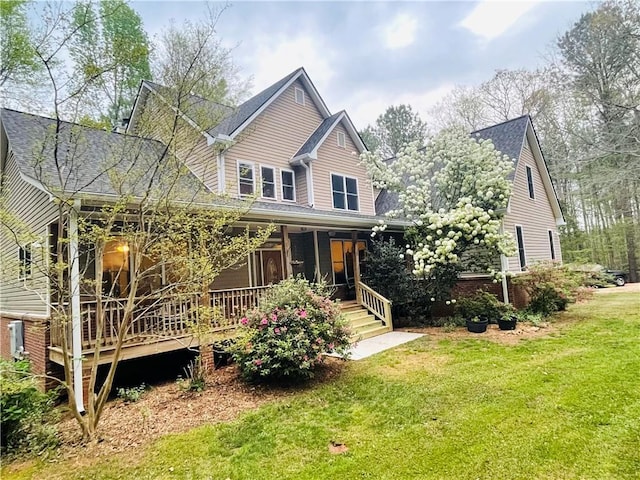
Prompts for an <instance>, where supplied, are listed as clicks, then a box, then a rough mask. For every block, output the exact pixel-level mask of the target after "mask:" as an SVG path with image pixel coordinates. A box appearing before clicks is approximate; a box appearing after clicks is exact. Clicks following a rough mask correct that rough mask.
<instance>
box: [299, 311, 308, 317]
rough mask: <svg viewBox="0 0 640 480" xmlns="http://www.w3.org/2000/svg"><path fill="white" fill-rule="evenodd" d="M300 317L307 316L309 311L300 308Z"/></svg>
mask: <svg viewBox="0 0 640 480" xmlns="http://www.w3.org/2000/svg"><path fill="white" fill-rule="evenodd" d="M300 318H307V311H306V310H300Z"/></svg>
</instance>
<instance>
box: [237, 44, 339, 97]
mask: <svg viewBox="0 0 640 480" xmlns="http://www.w3.org/2000/svg"><path fill="white" fill-rule="evenodd" d="M251 43H252V45H251V47H255V46H256V45H257V48H252V52H251V54H250V55H249V58H247V59H246V65H247V67H248V68H247V70H248V71H251V72H253V85H254V88H253V93H258V92H259V91H261V90H263V89H265V88H267V87H268V86H269V85H271V84H272V83H275V82H277V81H278V80H280V79H281V78H282V77H284V76H285V75H288V74H289V73H291V72H292V71H293V70H295V69H296V68H299V67H304V68H305V70H306V71H307V73H308V74H309V76H310V77H311V79H312V80H313V83H314V84H315V86H316V88H317V89H318V90H319V91H320V94H321V95H322V94H323V93H322V92H324V91H327V90H328V89H329V88H330V85H331V79H332V78H333V76H334V71H333V69H332V68H331V64H332V53H331V51H330V49H328V48H326V47H325V46H323V45H322V44H321V40H320V39H319V38H318V37H312V36H304V35H302V36H299V37H295V38H291V37H279V38H274V37H273V36H264V37H260V38H254V39H253V40H252V42H251Z"/></svg>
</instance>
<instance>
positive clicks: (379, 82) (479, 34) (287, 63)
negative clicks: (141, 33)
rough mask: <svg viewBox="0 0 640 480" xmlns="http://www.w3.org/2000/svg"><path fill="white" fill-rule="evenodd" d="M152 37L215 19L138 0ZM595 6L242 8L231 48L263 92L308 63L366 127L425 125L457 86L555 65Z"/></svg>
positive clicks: (332, 104) (188, 7)
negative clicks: (557, 52) (405, 121)
mask: <svg viewBox="0 0 640 480" xmlns="http://www.w3.org/2000/svg"><path fill="white" fill-rule="evenodd" d="M131 5H132V6H133V8H135V9H136V11H138V12H139V13H140V15H141V16H142V19H143V21H144V24H145V28H146V29H147V31H148V32H149V33H150V35H151V36H154V35H158V34H159V33H161V32H162V30H163V28H166V26H167V25H169V23H170V22H171V20H174V21H176V22H181V21H182V20H185V19H190V20H195V19H197V18H198V17H199V16H202V15H204V14H205V13H206V4H205V3H204V2H198V1H182V2H178V1H160V0H155V1H151V0H137V1H136V0H134V1H132V2H131ZM592 8H593V4H592V3H590V2H577V1H558V0H557V1H548V0H542V1H519V0H511V1H495V0H479V1H473V2H471V1H415V2H371V1H350V2H324V1H321V2H318V1H316V2H308V1H289V2H273V1H269V2H267V1H262V2H246V1H240V2H233V3H231V4H230V7H229V8H228V9H227V10H226V11H225V12H224V14H223V16H222V18H221V21H220V23H219V28H218V31H219V34H220V37H221V39H222V40H223V42H224V44H225V45H227V46H228V47H233V53H232V56H233V59H234V62H235V63H236V65H237V66H238V67H240V74H241V76H242V77H243V78H249V77H251V78H252V79H253V81H252V85H253V87H252V93H257V92H258V91H260V90H262V89H263V88H265V87H267V86H268V85H270V84H271V83H273V82H275V81H277V80H278V79H279V78H281V77H283V76H285V75H286V74H288V73H289V72H291V71H292V70H294V69H295V68H297V67H299V66H304V67H305V68H306V70H307V72H308V74H309V76H310V77H311V79H312V80H313V82H314V84H315V85H316V87H317V88H318V90H319V91H320V95H322V97H323V98H324V100H325V101H326V103H327V105H328V106H329V109H330V110H331V111H332V112H336V111H338V110H342V109H345V110H347V112H348V113H349V115H350V116H351V118H352V120H353V121H354V123H355V124H356V127H357V128H358V129H362V128H364V127H365V126H366V125H367V124H368V123H373V122H374V121H375V119H376V117H377V116H378V115H379V114H380V113H382V112H383V111H384V110H385V109H386V107H387V106H389V105H391V104H399V103H409V104H411V105H412V106H413V107H414V109H416V110H417V111H418V112H419V113H420V114H421V115H422V116H423V118H427V117H428V113H427V112H428V110H429V108H430V107H431V106H432V105H433V104H434V103H436V102H437V101H438V100H439V99H441V98H442V96H443V95H445V94H446V93H447V92H448V91H450V90H451V89H452V88H453V87H454V86H455V85H457V84H465V85H473V84H477V83H480V82H482V81H484V80H487V79H489V78H490V77H491V76H492V74H493V72H494V71H495V70H496V69H503V68H508V69H515V68H522V67H529V68H533V67H536V66H539V65H541V64H543V63H544V62H545V60H544V59H545V56H547V55H548V52H549V48H550V46H551V45H552V44H553V43H554V40H555V39H556V38H557V36H558V35H559V34H561V33H563V32H565V31H566V30H567V29H569V28H570V27H571V26H572V25H573V23H575V22H576V21H577V20H578V18H579V17H580V15H581V14H582V13H584V12H586V11H589V10H591V9H592Z"/></svg>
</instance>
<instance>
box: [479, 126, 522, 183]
mask: <svg viewBox="0 0 640 480" xmlns="http://www.w3.org/2000/svg"><path fill="white" fill-rule="evenodd" d="M529 120H530V119H529V115H523V116H521V117H518V118H514V119H512V120H508V121H506V122H502V123H499V124H497V125H492V126H490V127H487V128H483V129H481V130H476V131H475V132H471V135H472V136H473V137H480V138H482V139H484V140H489V139H490V140H491V141H492V142H493V145H494V147H496V150H499V151H501V152H502V153H503V154H505V155H508V156H509V158H511V159H513V160H515V162H516V165H515V166H517V162H518V160H519V159H520V152H521V151H522V145H524V137H525V135H526V134H527V124H528V123H529ZM514 175H515V168H514V170H513V172H511V173H510V174H509V177H508V178H509V180H513V177H514Z"/></svg>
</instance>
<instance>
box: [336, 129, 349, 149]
mask: <svg viewBox="0 0 640 480" xmlns="http://www.w3.org/2000/svg"><path fill="white" fill-rule="evenodd" d="M338 146H339V147H342V148H346V146H347V140H346V138H345V136H344V133H343V132H338Z"/></svg>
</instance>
